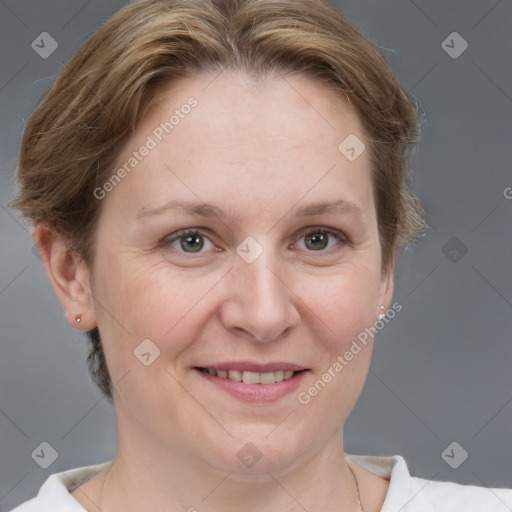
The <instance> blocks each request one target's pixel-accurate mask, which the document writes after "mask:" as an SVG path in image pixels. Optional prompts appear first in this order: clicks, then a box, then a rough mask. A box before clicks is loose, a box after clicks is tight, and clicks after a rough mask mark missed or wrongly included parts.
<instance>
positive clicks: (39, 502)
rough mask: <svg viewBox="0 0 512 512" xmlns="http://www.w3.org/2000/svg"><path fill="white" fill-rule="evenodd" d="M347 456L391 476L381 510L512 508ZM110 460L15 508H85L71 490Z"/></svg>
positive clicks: (391, 463)
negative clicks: (72, 494)
mask: <svg viewBox="0 0 512 512" xmlns="http://www.w3.org/2000/svg"><path fill="white" fill-rule="evenodd" d="M345 456H346V458H347V459H349V460H352V461H354V462H356V463H357V464H359V465H360V466H363V467H364V468H365V469H367V470H368V471H371V472H372V473H375V474H376V475H379V476H382V477H384V478H388V479H389V480H390V483H389V488H388V493H387V495H386V499H385V501H384V504H383V506H382V508H381V511H380V512H512V489H497V488H488V487H478V486H475V485H462V484H457V483H454V482H437V481H434V480H426V479H423V478H417V477H414V476H411V475H410V473H409V470H408V469H407V464H406V462H405V460H404V458H403V457H401V456H399V455H394V456H393V457H373V456H369V455H351V454H348V453H346V454H345ZM109 463H110V461H109V462H105V463H102V464H95V465H93V466H82V467H79V468H75V469H70V470H68V471H63V472H62V473H54V474H53V475H50V476H49V477H48V478H47V480H46V481H45V482H44V484H43V485H42V486H41V488H40V490H39V493H38V495H37V496H36V497H35V498H32V499H31V500H28V501H26V502H25V503H22V504H21V505H20V506H18V507H17V508H15V509H13V510H11V512H85V509H84V508H83V507H82V506H81V505H80V504H79V503H78V502H77V501H76V500H75V498H73V496H71V494H70V491H72V490H73V489H75V488H76V487H78V486H79V485H81V484H83V483H84V482H86V481H87V480H89V479H90V478H92V477H93V476H94V475H96V474H97V473H99V472H100V471H101V469H103V468H104V467H105V466H107V465H108V464H109Z"/></svg>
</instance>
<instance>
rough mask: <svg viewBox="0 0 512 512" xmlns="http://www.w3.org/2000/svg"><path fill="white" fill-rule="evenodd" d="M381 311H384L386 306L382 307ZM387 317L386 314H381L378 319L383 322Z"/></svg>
mask: <svg viewBox="0 0 512 512" xmlns="http://www.w3.org/2000/svg"><path fill="white" fill-rule="evenodd" d="M380 309H381V311H384V306H381V307H380ZM385 316H386V315H385V314H384V313H381V314H380V315H379V316H378V317H377V318H378V319H379V320H382V319H383V318H384V317H385Z"/></svg>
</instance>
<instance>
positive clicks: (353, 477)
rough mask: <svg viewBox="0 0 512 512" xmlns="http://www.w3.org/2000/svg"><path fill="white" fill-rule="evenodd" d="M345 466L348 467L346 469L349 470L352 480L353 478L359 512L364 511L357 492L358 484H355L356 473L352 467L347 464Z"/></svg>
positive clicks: (359, 494)
mask: <svg viewBox="0 0 512 512" xmlns="http://www.w3.org/2000/svg"><path fill="white" fill-rule="evenodd" d="M347 467H348V470H349V471H350V474H351V475H352V480H354V485H355V486H356V495H357V502H358V503H359V508H360V509H361V512H364V508H363V505H362V503H361V493H360V492H359V485H358V484H357V479H356V475H354V472H353V471H352V468H351V467H350V466H349V465H348V464H347Z"/></svg>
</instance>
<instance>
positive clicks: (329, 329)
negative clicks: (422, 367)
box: [34, 72, 393, 512]
mask: <svg viewBox="0 0 512 512" xmlns="http://www.w3.org/2000/svg"><path fill="white" fill-rule="evenodd" d="M213 78H214V77H213V76H210V75H207V74H202V75H198V76H196V77H194V78H189V79H182V80H180V81H178V82H176V83H174V84H172V86H170V85H167V86H166V87H165V88H163V89H162V90H161V91H160V96H159V98H160V99H159V101H158V103H157V104H156V105H155V106H154V107H152V109H151V110H150V111H149V112H148V113H147V114H146V116H145V117H144V119H143V120H142V122H141V123H140V124H139V126H138V128H137V130H136V132H135V133H134V134H133V136H132V137H131V139H130V140H129V141H128V143H127V145H126V146H125V148H124V151H123V153H122V154H121V155H120V158H119V165H120V166H121V165H122V164H123V163H124V162H126V161H127V159H128V158H129V157H130V155H132V152H133V151H135V150H137V149H138V148H140V147H141V146H142V145H143V144H144V143H145V142H146V140H147V136H148V135H151V133H152V132H153V130H154V129H155V127H157V126H158V125H159V123H161V122H162V121H164V120H168V119H169V116H170V115H171V114H172V113H173V111H174V110H175V109H176V108H180V106H181V105H183V104H185V103H186V102H187V99H188V98H189V97H190V96H194V97H195V98H196V99H197V102H198V104H197V107H195V108H194V109H192V111H191V112H190V113H189V114H188V115H187V116H185V117H184V119H181V120H180V122H179V124H178V125H177V126H175V127H174V129H173V130H172V131H171V132H170V133H169V134H165V136H164V137H163V139H162V141H160V142H159V143H158V144H157V146H156V147H155V148H154V149H152V150H151V151H150V152H149V154H148V155H147V156H146V157H144V159H143V160H142V161H140V162H139V163H138V165H137V166H136V168H134V170H133V171H132V172H131V173H130V174H129V175H128V176H126V177H125V178H124V179H123V180H122V181H121V182H120V183H119V184H117V185H116V186H115V187H114V188H113V190H111V191H110V192H109V193H108V194H107V195H106V197H105V198H104V199H102V204H101V206H102V208H103V210H102V213H101V216H100V219H99V224H98V227H97V232H96V241H97V252H96V254H95V258H94V264H93V268H92V270H91V269H89V268H87V266H86V265H84V264H83V263H81V262H80V261H79V260H78V259H77V258H74V257H73V256H72V255H71V254H70V253H69V252H67V250H66V245H65V241H64V240H62V239H61V238H60V237H59V236H58V235H56V234H54V233H52V231H51V230H49V229H47V228H46V227H45V226H44V225H39V226H38V227H37V228H36V230H35V233H34V239H35V242H36V244H37V245H38V248H39V250H40V252H41V254H42V256H43V258H42V259H43V261H44V265H45V269H46V271H47V273H48V276H49V278H50V281H51V283H52V285H53V288H54V290H55V292H56V294H57V296H58V298H59V300H60V302H61V303H62V305H63V308H64V310H65V312H66V317H67V319H68V321H69V323H70V324H71V325H73V326H74V327H76V328H80V329H84V330H85V329H91V328H93V327H95V326H99V329H100V332H101V334H102V339H103V343H104V349H105V354H106V357H107V363H108V366H109V370H110V374H111V376H112V379H113V382H114V383H116V386H115V392H114V393H115V398H114V400H115V410H116V419H117V429H118V449H117V456H116V459H115V461H114V463H113V465H112V467H111V468H110V467H109V468H110V471H109V473H108V477H107V478H105V477H106V475H107V469H108V468H106V469H105V470H103V471H101V472H100V473H99V474H98V475H96V476H95V477H93V478H92V479H91V480H89V481H88V482H86V483H84V484H83V485H82V486H81V487H79V488H78V489H76V490H74V491H73V492H72V495H73V496H74V497H75V499H76V500H77V501H79V502H80V503H81V504H82V506H84V508H86V509H87V510H88V511H90V512H93V511H94V512H95V511H97V510H100V509H101V510H102V511H103V512H110V511H120V510H123V511H128V512H129V511H132V510H133V511H135V510H147V506H148V505H147V504H148V503H151V510H154V511H160V510H162V511H163V510H166V511H182V510H189V509H190V508H191V507H195V508H196V509H197V510H200V511H201V512H209V511H211V512H213V511H219V510H222V511H223V512H230V511H235V510H239V509H240V503H243V504H244V511H245V512H253V511H261V510H276V511H282V512H295V511H299V510H304V509H306V510H333V511H334V510H354V511H355V510H359V506H358V504H357V499H356V495H355V488H354V482H353V480H352V478H351V475H350V472H349V470H348V466H347V463H346V461H345V459H344V456H343V453H344V449H343V424H344V422H345V420H346V418H347V416H348V415H349V413H350V411H351V410H352V408H353V406H354V405H355V403H356V401H357V399H358V397H359V395H360V392H361V390H362V387H363V385H364V382H365V379H366V375H367V372H368V367H369V364H370V359H371V350H372V345H373V343H372V341H373V340H370V342H369V344H368V345H367V346H366V347H365V348H363V350H361V352H359V353H358V354H357V356H355V357H354V358H353V359H352V361H350V363H349V364H348V365H347V366H346V367H344V369H343V371H341V372H339V373H337V374H336V377H335V378H333V379H332V380H331V382H329V383H328V384H327V385H326V386H325V388H324V389H322V391H321V392H319V393H318V394H317V396H315V397H314V398H312V399H311V401H310V403H309V404H307V405H303V404H301V403H299V401H298V400H297V394H298V393H299V392H300V391H307V389H308V388H309V387H310V386H311V385H312V384H313V383H314V382H315V381H317V380H318V379H319V378H321V376H322V374H324V372H325V371H326V370H327V369H328V368H329V367H331V366H332V365H333V363H334V362H335V361H336V359H337V357H338V356H339V355H343V354H344V353H345V352H346V351H347V350H348V349H349V347H350V345H351V343H352V341H353V340H354V339H356V337H357V335H358V334H359V333H361V332H362V331H363V330H364V329H365V328H367V327H370V326H372V325H373V324H374V323H375V321H376V319H377V316H378V314H379V313H380V312H381V311H380V306H381V305H383V306H384V307H385V308H386V309H387V308H388V307H389V306H390V302H391V298H392V291H393V271H392V268H393V266H392V265H390V266H389V269H388V271H387V272H385V273H381V248H380V245H379V238H378V230H377V218H376V212H375V203H374V198H373V193H372V182H371V169H370V163H369V158H368V154H367V153H368V152H367V151H365V152H363V153H362V154H361V155H360V156H359V157H358V158H357V159H356V160H355V161H349V160H348V159H347V158H346V157H345V156H344V155H343V154H342V153H341V152H340V151H339V150H338V145H339V144H340V142H341V141H343V140H344V139H345V137H347V135H348V134H351V133H353V134H356V135H357V136H358V137H359V138H360V139H361V140H364V132H363V129H362V126H361V124H360V122H359V119H358V117H357V115H356V113H355V111H354V110H353V109H352V107H351V105H350V103H349V102H348V101H347V100H346V99H345V98H342V97H340V96H338V95H335V94H334V93H333V92H330V91H329V90H327V89H325V87H323V86H322V85H319V84H317V83H315V82H312V81H311V80H310V79H309V78H307V77H304V76H301V75H294V76H287V77H286V78H284V77H281V76H277V77H275V78H267V79H265V80H264V81H263V82H260V83H255V82H254V81H253V80H251V79H249V78H248V77H246V76H245V75H242V74H238V73H233V72H225V73H223V74H221V75H220V76H218V77H217V78H215V79H214V80H213ZM212 80H213V81H212ZM171 199H175V200H183V201H197V202H203V201H204V202H208V203H213V204H215V205H217V206H219V207H220V208H223V209H225V210H226V211H229V212H231V213H233V214H236V215H237V217H238V220H237V222H233V221H231V220H224V221H221V220H220V219H219V218H217V217H215V216H213V217H211V218H202V217H197V216H189V215H184V214H182V213H180V212H175V211H167V212H166V213H164V214H162V215H159V216H156V215H145V216H143V217H141V218H140V219H137V216H138V215H139V213H140V212H141V211H142V212H147V211H149V210H152V209H154V208H157V207H159V206H161V205H163V204H165V203H167V202H168V201H169V200H171ZM338 199H344V200H345V201H350V202H351V203H353V204H355V205H356V206H358V207H359V209H360V210H361V213H360V214H357V213H354V212H341V213H330V214H324V215H321V214H317V215H314V216H308V217H296V216H295V215H294V213H293V212H294V210H295V209H296V208H298V207H301V206H304V205H307V204H311V203H315V202H319V201H331V200H338ZM322 227H323V228H329V229H331V230H337V231H339V232H340V236H341V237H342V238H340V239H339V240H338V239H337V238H336V237H335V236H334V235H329V241H328V246H327V247H325V248H324V246H321V244H320V246H321V248H320V249H316V248H315V245H314V244H312V243H307V241H306V238H305V237H304V234H305V232H307V231H308V230H313V231H314V228H322ZM185 228H190V229H199V228H203V229H202V234H203V235H204V237H203V238H201V237H200V240H201V241H202V242H203V243H204V246H203V248H202V249H201V251H202V252H201V253H199V254H198V253H195V252H193V246H192V248H189V247H190V244H189V245H187V240H186V237H185V239H184V238H181V242H182V243H183V244H185V249H183V247H182V246H180V239H177V240H175V241H172V240H170V238H172V237H170V236H169V235H173V234H174V233H176V232H177V231H179V230H182V229H185ZM248 236H251V237H253V238H254V239H255V240H257V242H258V243H259V245H260V246H261V248H262V249H263V252H262V254H261V255H260V256H259V257H258V258H257V259H256V260H255V261H253V262H252V263H247V262H246V261H245V260H244V259H242V258H241V257H240V256H239V255H238V254H237V252H236V249H237V247H238V246H239V244H241V242H242V241H244V240H245V238H246V237H248ZM166 239H167V243H166V244H164V243H162V241H163V240H164V241H165V240H166ZM317 244H318V242H317ZM316 247H318V245H317V246H316ZM187 248H189V249H188V250H189V252H186V251H187ZM78 313H80V314H81V315H82V321H81V323H80V324H77V323H76V322H75V321H74V318H75V315H76V314H78ZM144 339H150V340H152V342H153V343H154V344H155V345H156V346H158V348H159V349H160V356H159V357H158V358H157V359H155V360H154V362H153V363H152V364H151V365H149V366H145V365H143V364H142V363H141V362H140V361H139V359H137V358H136V357H135V356H134V353H133V352H134V350H135V349H136V347H137V346H138V345H139V344H140V343H141V341H142V340H144ZM226 360H255V361H259V362H268V361H287V362H290V363H295V364H299V365H301V366H303V367H305V368H307V369H308V372H307V374H306V375H305V377H304V378H303V380H302V382H301V385H300V387H299V389H298V390H297V391H296V392H293V393H291V394H290V395H287V396H285V397H283V398H281V399H279V400H278V401H276V402H273V403H250V402H247V401H242V400H240V399H238V398H235V397H233V396H232V395H231V394H228V393H227V392H225V391H223V390H220V389H218V388H217V387H216V386H214V385H212V384H211V383H210V382H208V381H207V380H205V379H204V378H203V377H202V376H201V375H198V374H197V372H196V371H195V370H193V367H195V366H207V365H209V364H212V365H214V363H219V362H221V361H226ZM247 442H251V443H253V444H254V445H255V446H256V447H257V448H258V450H259V451H260V452H261V454H262V457H261V459H260V460H259V461H258V462H257V463H256V464H255V465H254V466H252V467H250V468H249V467H246V466H245V465H244V464H242V462H241V461H240V460H239V458H238V457H237V453H238V451H239V450H240V449H241V448H242V447H243V446H244V445H245V444H246V443H247ZM349 464H350V467H351V468H352V469H353V471H354V473H355V475H356V478H357V481H358V484H359V487H360V491H361V501H362V504H363V506H364V509H365V511H366V512H371V511H378V510H380V508H381V506H382V503H383V501H384V498H385V495H386V492H387V488H388V484H389V482H388V481H387V480H385V479H383V478H381V477H378V476H377V475H374V474H373V473H370V472H368V471H366V470H365V469H363V468H362V467H360V466H358V465H357V464H354V463H349Z"/></svg>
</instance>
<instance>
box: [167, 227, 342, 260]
mask: <svg viewBox="0 0 512 512" xmlns="http://www.w3.org/2000/svg"><path fill="white" fill-rule="evenodd" d="M310 234H322V235H332V236H334V237H335V238H336V239H337V240H338V243H341V244H342V245H348V246H351V242H350V240H349V239H348V237H347V236H346V235H345V234H344V233H343V232H341V231H338V230H336V229H328V228H320V227H319V228H306V231H302V232H301V233H300V235H299V237H298V239H297V240H300V239H301V238H303V237H305V236H307V235H310ZM192 235H201V236H203V237H205V238H207V239H208V240H209V241H210V242H211V240H210V239H209V238H208V235H207V234H206V233H205V232H204V231H202V230H201V229H183V230H181V231H177V232H176V233H174V234H172V235H168V236H166V237H165V238H164V239H163V240H162V242H161V244H160V245H161V246H163V247H168V246H170V245H171V244H172V243H174V242H175V241H176V240H179V239H180V238H185V237H187V236H192ZM211 243H213V242H211ZM339 249H340V248H338V250H339ZM177 250H178V252H179V253H181V254H191V255H192V254H199V255H200V254H204V252H199V253H193V252H185V251H181V250H179V249H177ZM333 250H336V248H335V247H331V248H330V249H320V250H318V251H313V250H311V251H307V252H309V253H311V254H312V255H314V254H315V253H319V254H331V252H332V251H333Z"/></svg>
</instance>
